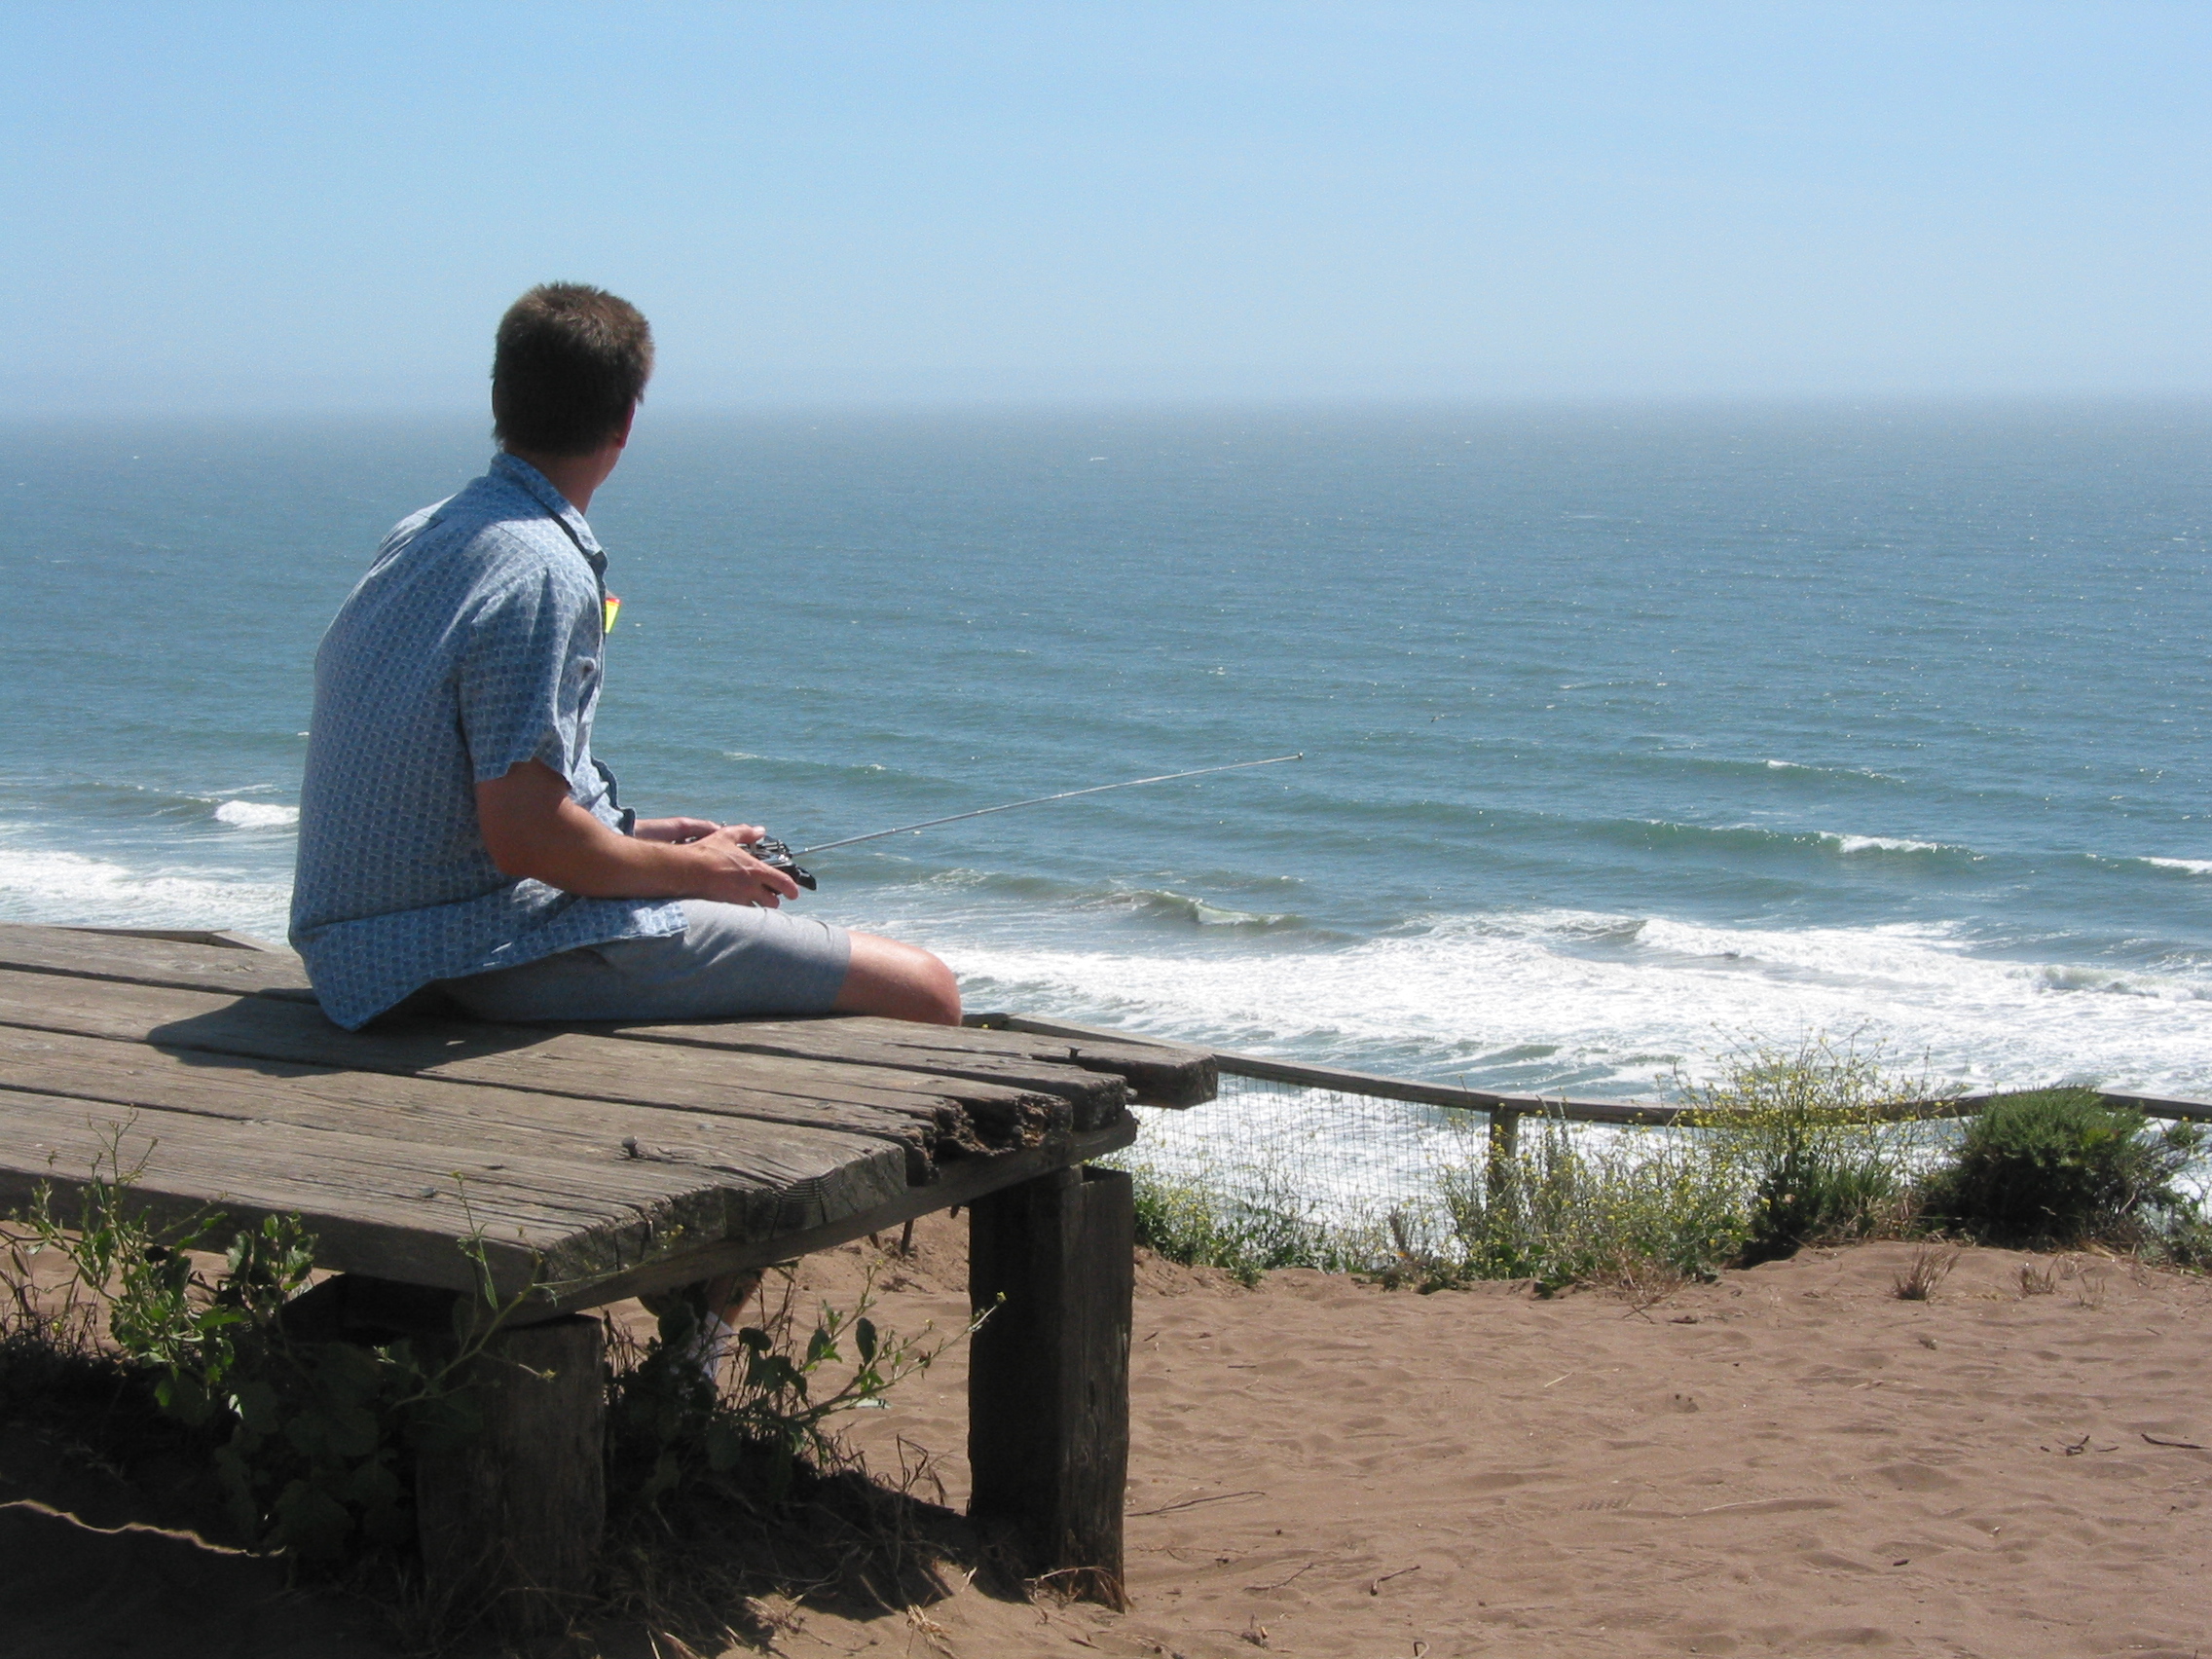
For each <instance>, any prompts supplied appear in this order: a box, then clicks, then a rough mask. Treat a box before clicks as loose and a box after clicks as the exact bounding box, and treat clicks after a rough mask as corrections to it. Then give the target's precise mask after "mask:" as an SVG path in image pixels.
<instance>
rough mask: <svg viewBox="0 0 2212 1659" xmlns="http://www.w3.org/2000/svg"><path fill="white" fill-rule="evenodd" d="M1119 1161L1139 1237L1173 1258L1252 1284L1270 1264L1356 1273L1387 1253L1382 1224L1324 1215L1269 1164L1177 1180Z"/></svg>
mask: <svg viewBox="0 0 2212 1659" xmlns="http://www.w3.org/2000/svg"><path fill="white" fill-rule="evenodd" d="M1117 1162H1118V1163H1119V1164H1120V1166H1121V1167H1123V1168H1124V1169H1126V1170H1127V1171H1128V1172H1129V1175H1130V1178H1131V1181H1132V1183H1133V1187H1134V1197H1135V1201H1136V1235H1137V1242H1138V1243H1139V1244H1142V1245H1143V1246H1144V1247H1145V1248H1146V1249H1148V1250H1153V1251H1157V1252H1158V1253H1159V1254H1161V1256H1164V1257H1166V1258H1167V1260H1169V1261H1171V1262H1182V1263H1184V1264H1186V1265H1187V1266H1190V1267H1198V1268H1221V1269H1223V1270H1225V1271H1226V1272H1229V1273H1231V1274H1232V1275H1234V1276H1235V1278H1236V1279H1237V1281H1238V1282H1239V1283H1242V1284H1245V1285H1254V1284H1257V1283H1259V1282H1260V1275H1261V1274H1262V1273H1264V1272H1269V1271H1270V1270H1272V1269H1275V1268H1319V1269H1321V1270H1322V1271H1323V1272H1361V1271H1363V1270H1366V1269H1370V1268H1375V1267H1379V1266H1380V1265H1381V1264H1382V1263H1383V1261H1385V1260H1386V1259H1387V1258H1388V1254H1389V1252H1388V1250H1387V1248H1386V1247H1385V1246H1384V1244H1383V1236H1384V1235H1383V1229H1382V1228H1380V1227H1376V1226H1372V1225H1367V1224H1365V1223H1363V1222H1361V1221H1359V1220H1358V1219H1356V1218H1354V1219H1352V1220H1350V1221H1346V1222H1338V1221H1331V1220H1329V1219H1326V1218H1325V1217H1324V1216H1323V1215H1321V1214H1320V1213H1319V1206H1317V1205H1315V1204H1313V1203H1311V1202H1310V1201H1309V1200H1307V1199H1305V1198H1301V1197H1299V1196H1298V1194H1297V1193H1296V1191H1295V1188H1294V1186H1293V1184H1292V1183H1291V1181H1290V1180H1289V1179H1288V1178H1287V1177H1285V1176H1284V1175H1283V1174H1282V1172H1281V1171H1279V1170H1277V1169H1274V1168H1272V1167H1270V1168H1268V1169H1265V1170H1254V1169H1247V1170H1243V1171H1241V1172H1240V1175H1241V1178H1240V1179H1235V1180H1234V1181H1232V1180H1229V1179H1224V1178H1222V1176H1221V1175H1220V1172H1218V1171H1208V1172H1203V1173H1201V1174H1199V1175H1197V1176H1194V1177H1177V1176H1173V1175H1169V1174H1167V1173H1165V1172H1164V1171H1162V1170H1161V1169H1158V1168H1156V1167H1154V1166H1152V1165H1151V1164H1149V1163H1147V1162H1145V1161H1142V1160H1141V1159H1133V1158H1128V1157H1126V1156H1124V1158H1122V1159H1120V1160H1117Z"/></svg>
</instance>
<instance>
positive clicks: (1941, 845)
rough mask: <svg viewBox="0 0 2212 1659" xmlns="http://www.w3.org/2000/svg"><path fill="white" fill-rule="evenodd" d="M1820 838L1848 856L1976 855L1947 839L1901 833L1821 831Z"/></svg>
mask: <svg viewBox="0 0 2212 1659" xmlns="http://www.w3.org/2000/svg"><path fill="white" fill-rule="evenodd" d="M1821 839H1822V840H1824V841H1825V842H1827V843H1828V845H1829V846H1831V847H1833V848H1835V850H1836V851H1837V852H1839V853H1841V854H1842V855H1843V856H1844V857H1845V858H1850V857H1852V856H1853V855H1854V854H1858V853H1966V854H1968V856H1970V857H1978V856H1979V855H1977V854H1975V853H1973V851H1972V848H1969V847H1960V846H1954V845H1953V844H1951V843H1950V842H1947V841H1912V840H1907V839H1905V838H1904V837H1903V836H1901V835H1838V834H1834V833H1832V832H1829V831H1823V833H1822V835H1821Z"/></svg>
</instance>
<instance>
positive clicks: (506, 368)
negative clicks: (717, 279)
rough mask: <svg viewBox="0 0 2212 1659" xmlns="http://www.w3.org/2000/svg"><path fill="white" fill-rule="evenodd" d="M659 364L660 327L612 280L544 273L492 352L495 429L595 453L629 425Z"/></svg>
mask: <svg viewBox="0 0 2212 1659" xmlns="http://www.w3.org/2000/svg"><path fill="white" fill-rule="evenodd" d="M652 372H653V331H652V329H651V328H650V327H649V326H648V325H647V324H646V322H645V317H644V316H642V315H641V314H640V313H639V312H638V308H637V307H636V306H634V305H632V304H631V303H630V302H629V301H628V300H622V299H617V298H615V296H614V295H612V294H610V293H608V291H607V290H606V289H605V288H593V287H589V286H587V285H585V284H584V283H581V282H543V283H540V284H539V285H538V286H536V287H535V288H533V289H531V291H530V292H529V293H527V294H525V295H523V297H522V298H521V299H519V300H517V301H515V303H514V304H513V305H511V306H509V307H508V308H507V314H506V315H505V316H503V317H501V318H500V319H499V336H498V346H497V347H496V348H495V350H494V351H493V355H492V434H493V436H494V437H496V438H498V440H499V442H500V443H501V444H502V445H504V446H505V447H506V448H508V449H520V450H530V451H533V452H535V453H536V454H539V455H589V454H590V453H591V452H592V451H593V450H595V449H598V448H599V447H600V445H602V444H604V443H606V442H607V441H608V439H609V438H611V437H613V436H614V434H615V433H616V432H619V431H620V430H621V429H622V423H623V422H624V421H625V420H627V419H628V418H629V415H630V411H631V409H632V408H634V407H635V406H636V404H637V402H638V400H639V399H640V398H641V397H643V396H645V382H646V380H647V379H648V378H649V377H650V376H651V374H652Z"/></svg>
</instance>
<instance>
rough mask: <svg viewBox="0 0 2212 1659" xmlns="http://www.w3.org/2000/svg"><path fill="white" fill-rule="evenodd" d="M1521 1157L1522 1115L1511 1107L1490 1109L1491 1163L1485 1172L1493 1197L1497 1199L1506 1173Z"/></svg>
mask: <svg viewBox="0 0 2212 1659" xmlns="http://www.w3.org/2000/svg"><path fill="white" fill-rule="evenodd" d="M1520 1155H1521V1114H1520V1113H1518V1112H1516V1111H1514V1110H1512V1109H1511V1108H1510V1107H1505V1106H1493V1107H1492V1108H1491V1109H1490V1163H1489V1166H1488V1168H1487V1169H1486V1171H1485V1173H1486V1174H1487V1175H1488V1177H1489V1180H1490V1190H1491V1196H1492V1197H1493V1198H1494V1197H1496V1195H1497V1194H1498V1192H1499V1191H1500V1190H1501V1189H1502V1188H1503V1187H1504V1185H1505V1181H1506V1171H1507V1170H1508V1169H1510V1168H1511V1167H1512V1166H1513V1161H1514V1160H1515V1159H1516V1158H1518V1157H1520Z"/></svg>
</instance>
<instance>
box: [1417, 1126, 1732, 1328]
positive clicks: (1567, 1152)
mask: <svg viewBox="0 0 2212 1659" xmlns="http://www.w3.org/2000/svg"><path fill="white" fill-rule="evenodd" d="M1532 1127H1533V1129H1534V1133H1533V1134H1532V1135H1531V1134H1530V1132H1529V1129H1528V1127H1525V1128H1524V1130H1523V1134H1522V1139H1521V1146H1520V1149H1519V1150H1518V1151H1517V1152H1516V1153H1515V1154H1514V1156H1512V1157H1511V1158H1507V1159H1502V1160H1492V1159H1490V1158H1488V1157H1487V1156H1484V1157H1478V1158H1470V1159H1468V1160H1466V1161H1461V1162H1458V1163H1456V1164H1452V1165H1448V1166H1447V1167H1446V1168H1445V1169H1444V1170H1443V1172H1442V1182H1443V1189H1444V1202H1445V1207H1446V1210H1447V1212H1448V1213H1449V1215H1450V1217H1451V1223H1452V1231H1453V1234H1454V1235H1455V1238H1456V1242H1457V1245H1458V1248H1459V1250H1460V1252H1461V1255H1462V1260H1463V1272H1465V1274H1466V1276H1468V1277H1470V1278H1527V1279H1533V1280H1535V1282H1536V1286H1537V1288H1538V1289H1539V1290H1541V1291H1543V1292H1545V1293H1546V1294H1549V1293H1551V1292H1553V1291H1556V1290H1560V1289H1564V1288H1565V1287H1567V1285H1570V1284H1579V1283H1593V1282H1607V1283H1618V1282H1622V1281H1624V1280H1627V1279H1632V1278H1635V1277H1636V1276H1638V1274H1639V1272H1640V1271H1642V1270H1644V1269H1646V1268H1647V1267H1657V1268H1659V1269H1661V1270H1663V1271H1665V1272H1671V1273H1675V1274H1678V1275H1680V1276H1683V1277H1692V1278H1696V1277H1708V1276H1710V1275H1711V1274H1712V1273H1713V1272H1714V1271H1715V1270H1717V1269H1718V1268H1720V1267H1721V1266H1722V1265H1724V1264H1725V1263H1727V1262H1728V1261H1729V1260H1730V1259H1732V1258H1733V1257H1734V1256H1735V1255H1736V1253H1737V1251H1738V1250H1739V1249H1740V1248H1741V1247H1742V1244H1743V1239H1744V1219H1743V1213H1742V1203H1741V1201H1740V1197H1739V1194H1738V1192H1737V1183H1736V1182H1734V1181H1733V1180H1732V1179H1730V1178H1729V1173H1728V1171H1727V1170H1726V1169H1725V1168H1720V1167H1716V1166H1715V1165H1714V1161H1713V1160H1712V1159H1711V1157H1710V1156H1709V1155H1708V1153H1707V1152H1706V1150H1705V1149H1703V1148H1701V1147H1700V1146H1698V1145H1697V1144H1696V1143H1695V1142H1694V1141H1692V1140H1691V1139H1689V1138H1688V1137H1685V1136H1681V1135H1677V1134H1672V1133H1668V1132H1665V1131H1641V1132H1632V1133H1630V1134H1628V1135H1625V1136H1620V1137H1616V1138H1615V1139H1613V1140H1612V1141H1610V1142H1607V1143H1594V1142H1593V1141H1592V1140H1591V1138H1590V1137H1588V1136H1586V1135H1582V1134H1577V1133H1576V1132H1575V1131H1574V1130H1573V1129H1572V1128H1570V1127H1569V1126H1568V1125H1567V1123H1566V1122H1565V1121H1564V1120H1562V1119H1558V1118H1545V1119H1539V1120H1538V1121H1537V1122H1536V1124H1534V1125H1532Z"/></svg>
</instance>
